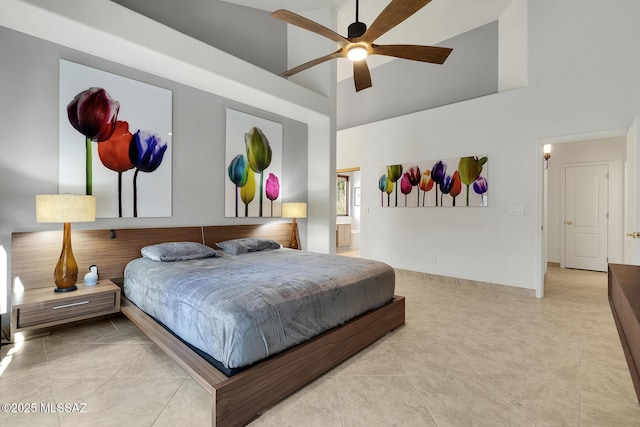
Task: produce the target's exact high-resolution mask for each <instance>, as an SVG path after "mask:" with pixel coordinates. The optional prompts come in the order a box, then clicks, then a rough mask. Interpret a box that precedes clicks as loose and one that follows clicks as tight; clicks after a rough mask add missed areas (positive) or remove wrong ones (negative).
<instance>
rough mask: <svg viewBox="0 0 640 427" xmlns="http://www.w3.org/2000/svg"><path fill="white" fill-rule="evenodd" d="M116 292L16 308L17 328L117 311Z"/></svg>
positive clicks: (117, 295)
mask: <svg viewBox="0 0 640 427" xmlns="http://www.w3.org/2000/svg"><path fill="white" fill-rule="evenodd" d="M118 297H119V294H118V293H115V292H107V293H99V294H89V295H83V296H78V297H74V298H65V299H62V300H52V301H45V302H43V303H41V304H38V305H37V306H36V305H32V306H27V307H22V308H20V309H18V319H17V321H18V325H17V328H18V329H20V328H26V327H29V326H33V325H39V324H43V323H49V322H55V321H59V320H65V319H73V318H75V317H82V316H85V315H88V314H92V313H98V312H109V311H117V308H118V304H117V302H118V301H117V298H118Z"/></svg>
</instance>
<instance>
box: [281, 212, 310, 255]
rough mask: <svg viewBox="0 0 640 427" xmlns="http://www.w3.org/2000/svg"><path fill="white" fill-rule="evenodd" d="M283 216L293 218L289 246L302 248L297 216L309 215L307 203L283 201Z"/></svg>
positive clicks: (304, 216)
mask: <svg viewBox="0 0 640 427" xmlns="http://www.w3.org/2000/svg"><path fill="white" fill-rule="evenodd" d="M282 217H283V218H292V221H291V241H290V242H289V247H290V248H291V249H302V248H301V247H300V246H301V245H300V235H299V234H298V224H297V223H296V218H306V217H307V204H306V203H283V204H282Z"/></svg>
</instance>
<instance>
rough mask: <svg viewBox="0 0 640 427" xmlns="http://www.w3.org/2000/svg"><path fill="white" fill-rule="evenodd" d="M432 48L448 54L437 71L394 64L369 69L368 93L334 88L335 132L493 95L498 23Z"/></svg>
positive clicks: (349, 85) (345, 83)
mask: <svg viewBox="0 0 640 427" xmlns="http://www.w3.org/2000/svg"><path fill="white" fill-rule="evenodd" d="M438 46H443V47H450V48H453V52H451V55H449V58H448V59H447V61H446V62H445V63H444V64H442V65H434V64H425V63H422V62H416V61H408V60H404V59H397V60H393V61H390V62H388V63H386V64H384V65H380V66H378V67H375V68H373V69H371V81H372V84H373V87H371V88H369V89H365V90H363V91H360V92H357V93H356V91H355V88H354V86H353V79H352V78H348V79H345V80H342V81H341V82H339V83H338V121H337V127H338V129H339V130H340V129H346V128H350V127H354V126H359V125H362V124H365V123H371V122H374V121H378V120H382V119H388V118H391V117H397V116H401V115H404V114H409V113H413V112H416V111H422V110H427V109H429V108H434V107H438V106H441V105H447V104H452V103H455V102H459V101H464V100H468V99H472V98H477V97H479V96H483V95H488V94H491V93H496V92H497V91H498V22H497V21H495V22H492V23H489V24H487V25H483V26H481V27H478V28H476V29H474V30H471V31H468V32H466V33H464V34H461V35H459V36H456V37H453V38H451V39H449V40H446V41H444V42H442V43H439V44H438Z"/></svg>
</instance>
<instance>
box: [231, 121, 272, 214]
mask: <svg viewBox="0 0 640 427" xmlns="http://www.w3.org/2000/svg"><path fill="white" fill-rule="evenodd" d="M225 165H226V173H225V180H224V182H225V204H224V206H225V207H224V209H225V216H226V217H279V216H281V215H282V213H281V211H282V194H281V189H282V182H281V177H282V124H280V123H276V122H273V121H270V120H266V119H263V118H261V117H256V116H252V115H249V114H245V113H242V112H239V111H236V110H232V109H227V126H226V158H225ZM238 194H239V195H240V199H241V201H242V203H244V209H243V210H239V209H238V203H239V202H238Z"/></svg>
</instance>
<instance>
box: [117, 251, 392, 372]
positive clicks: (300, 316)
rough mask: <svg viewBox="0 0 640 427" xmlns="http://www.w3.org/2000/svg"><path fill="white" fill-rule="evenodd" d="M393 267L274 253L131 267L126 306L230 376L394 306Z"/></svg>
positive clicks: (145, 261)
mask: <svg viewBox="0 0 640 427" xmlns="http://www.w3.org/2000/svg"><path fill="white" fill-rule="evenodd" d="M394 287H395V274H394V271H393V269H392V268H391V267H389V266H388V265H386V264H383V263H381V262H377V261H371V260H364V259H358V258H348V257H340V256H333V255H324V254H317V253H312V252H302V251H294V250H289V249H277V250H270V251H262V252H252V253H248V254H244V255H237V256H231V255H225V256H223V257H219V258H206V259H198V260H190V261H174V262H157V261H151V260H148V259H146V258H139V259H135V260H133V261H131V262H130V263H129V264H128V265H127V267H126V269H125V281H124V290H125V295H126V296H127V298H128V299H129V300H130V301H131V302H133V303H134V304H136V305H137V306H138V307H139V308H140V309H142V310H143V311H144V312H146V313H147V314H149V315H151V316H153V317H154V318H155V319H156V320H158V321H160V322H162V323H163V324H164V325H165V326H167V327H168V328H169V329H170V330H171V331H173V332H174V333H175V334H176V335H178V336H179V337H181V338H182V339H183V340H184V341H186V342H188V343H189V344H191V345H193V346H194V347H196V348H198V349H200V350H202V351H204V352H205V353H208V354H209V355H211V356H212V357H213V358H215V359H217V360H218V361H220V362H221V363H222V364H224V365H225V366H226V367H228V368H238V367H242V366H246V365H249V364H252V363H254V362H256V361H259V360H262V359H265V358H267V357H269V356H271V355H273V354H275V353H278V352H280V351H282V350H285V349H287V348H289V347H292V346H294V345H296V344H299V343H301V342H303V341H305V340H308V339H309V338H312V337H314V336H316V335H318V334H320V333H322V332H325V331H327V330H329V329H331V328H333V327H336V326H338V325H340V324H342V323H344V322H346V321H348V320H350V319H352V318H354V317H356V316H358V315H360V314H362V313H364V312H366V311H368V310H370V309H373V308H376V307H379V306H381V305H383V304H384V303H386V302H388V301H390V300H391V299H392V297H393V293H394Z"/></svg>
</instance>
